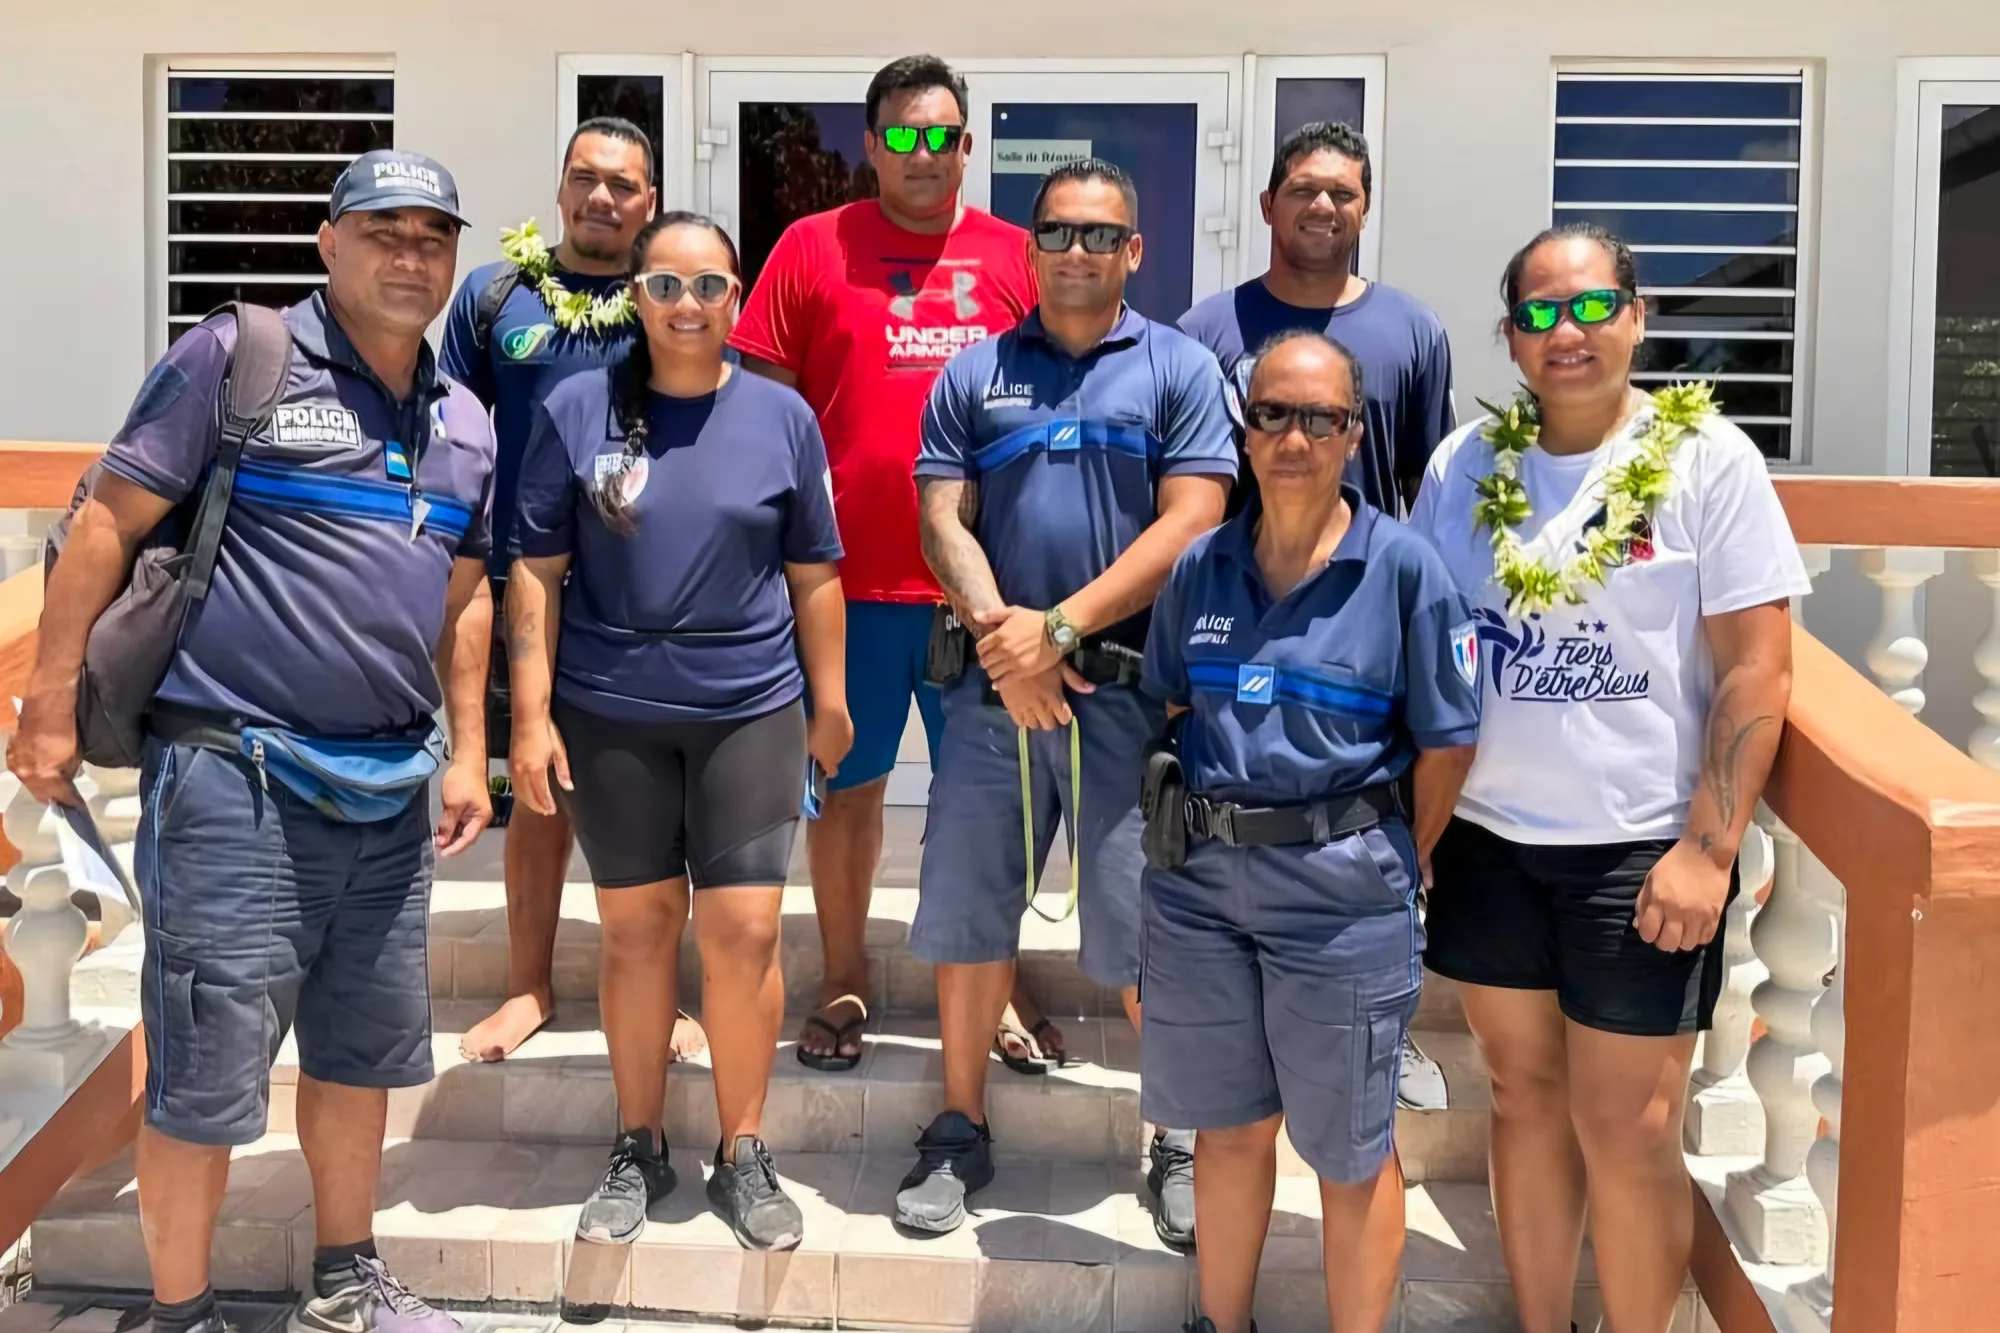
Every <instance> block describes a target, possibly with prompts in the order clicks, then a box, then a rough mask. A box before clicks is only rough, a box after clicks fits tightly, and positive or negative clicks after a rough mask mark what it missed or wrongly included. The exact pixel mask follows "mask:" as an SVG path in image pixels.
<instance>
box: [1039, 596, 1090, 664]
mask: <svg viewBox="0 0 2000 1333" xmlns="http://www.w3.org/2000/svg"><path fill="white" fill-rule="evenodd" d="M1042 632H1043V633H1044V634H1046V635H1048V639H1049V642H1050V643H1052V644H1054V645H1055V646H1056V651H1057V652H1058V653H1061V654H1062V655H1063V656H1065V657H1067V656H1068V655H1069V654H1070V652H1071V651H1073V650H1074V649H1075V648H1076V645H1077V641H1078V640H1079V639H1080V638H1081V637H1082V636H1081V635H1079V634H1078V633H1077V629H1076V625H1075V624H1074V623H1073V622H1072V621H1071V620H1070V618H1069V617H1068V616H1066V615H1064V614H1063V609H1062V608H1061V607H1060V606H1052V607H1050V608H1049V609H1048V610H1046V611H1044V612H1043V613H1042Z"/></svg>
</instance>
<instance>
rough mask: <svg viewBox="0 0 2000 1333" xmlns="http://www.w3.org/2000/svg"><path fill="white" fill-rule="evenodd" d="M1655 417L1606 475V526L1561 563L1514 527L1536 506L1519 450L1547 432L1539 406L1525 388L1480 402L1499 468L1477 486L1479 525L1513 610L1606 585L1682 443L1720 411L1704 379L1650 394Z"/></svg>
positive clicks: (1568, 599) (1544, 605) (1533, 608)
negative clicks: (1489, 540) (1498, 402)
mask: <svg viewBox="0 0 2000 1333" xmlns="http://www.w3.org/2000/svg"><path fill="white" fill-rule="evenodd" d="M1651 398H1652V404H1653V420H1652V422H1651V424H1650V425H1648V426H1647V427H1646V433H1645V434H1644V435H1642V436H1640V437H1639V452H1638V453H1637V455H1636V456H1634V457H1633V458H1632V459H1631V460H1630V461H1628V462H1626V463H1622V464H1620V465H1619V466H1617V467H1614V468H1612V469H1610V470H1609V471H1608V472H1606V473H1605V474H1604V509H1605V515H1604V526H1603V527H1601V528H1593V529H1590V530H1588V531H1586V532H1585V533H1584V534H1583V544H1584V547H1583V550H1581V551H1579V552H1577V553H1576V554H1575V555H1572V556H1571V557H1569V559H1567V560H1565V561H1564V562H1563V563H1562V564H1561V566H1560V567H1551V566H1550V565H1549V564H1547V563H1546V562H1544V561H1541V560H1537V559H1533V558H1531V557H1530V556H1529V555H1528V554H1527V553H1526V551H1525V550H1524V549H1523V547H1522V543H1521V538H1520V535H1519V534H1518V533H1516V532H1515V529H1516V528H1517V527H1519V526H1520V525H1521V524H1522V523H1524V522H1526V521H1527V518H1528V515H1529V514H1530V513H1531V512H1533V511H1532V510H1531V509H1530V507H1529V504H1528V489H1527V487H1525V486H1523V485H1522V484H1521V478H1520V466H1521V455H1522V454H1524V453H1526V452H1527V451H1528V450H1529V449H1532V448H1533V447H1534V446H1535V442H1536V440H1537V439H1539V438H1540V435H1541V409H1540V405H1539V404H1538V403H1537V402H1536V401H1535V396H1534V395H1533V394H1531V393H1529V392H1528V391H1527V390H1525V389H1523V390H1522V391H1521V392H1520V393H1518V394H1516V395H1515V396H1514V401H1513V402H1511V403H1509V404H1508V405H1507V406H1506V407H1504V408H1500V407H1495V406H1493V405H1492V404H1491V403H1488V402H1485V401H1483V400H1482V401H1481V402H1480V404H1479V405H1480V406H1481V407H1483V408H1485V409H1486V411H1487V414H1488V415H1489V416H1490V417H1491V418H1492V419H1491V420H1490V421H1488V422H1487V424H1486V427H1485V429H1484V430H1483V431H1482V432H1481V435H1482V437H1483V438H1484V439H1485V440H1486V442H1487V443H1488V444H1490V445H1492V446H1493V471H1492V472H1491V473H1489V474H1488V475H1487V476H1486V477H1484V478H1482V479H1481V480H1480V481H1479V483H1478V485H1477V487H1476V489H1477V491H1478V493H1479V499H1478V500H1476V501H1475V502H1474V503H1473V506H1472V522H1473V531H1475V532H1477V531H1478V530H1479V529H1480V528H1482V527H1483V528H1491V529H1492V530H1493V581H1494V582H1495V583H1497V584H1499V585H1500V587H1501V588H1503V589H1504V590H1505V591H1506V593H1507V614H1508V615H1510V616H1513V617H1515V618H1516V619H1520V618H1521V617H1524V616H1527V615H1530V614H1533V613H1536V612H1541V611H1547V610H1550V609H1551V608H1553V607H1555V606H1556V605H1558V604H1563V605H1575V604H1576V603H1578V602H1581V601H1582V600H1583V598H1584V595H1585V591H1586V585H1588V584H1592V583H1595V584H1599V585H1602V584H1603V583H1604V580H1605V579H1606V577H1607V576H1608V575H1609V574H1610V571H1611V570H1613V569H1615V568H1616V567H1618V566H1619V565H1621V564H1623V563H1624V562H1625V559H1626V556H1627V552H1628V550H1629V549H1630V547H1631V544H1632V535H1633V529H1634V528H1635V527H1636V526H1637V524H1638V521H1639V520H1640V519H1641V518H1648V519H1650V518H1651V517H1652V514H1653V511H1654V510H1655V509H1657V508H1659V505H1660V501H1661V500H1663V499H1665V498H1666V494H1667V487H1668V486H1669V484H1670V483H1671V482H1672V480H1673V474H1672V468H1673V461H1674V453H1675V452H1676V451H1677V450H1678V449H1679V448H1680V446H1681V442H1682V441H1683V440H1685V439H1686V438H1687V437H1688V436H1689V435H1691V434H1693V433H1695V432H1696V431H1698V430H1700V429H1701V426H1702V424H1703V423H1704V422H1706V421H1708V420H1709V419H1710V418H1711V417H1713V416H1715V415H1716V406H1715V395H1714V393H1713V391H1712V389H1711V387H1710V386H1709V385H1708V384H1706V383H1694V384H1670V385H1668V386H1667V387H1665V388H1663V389H1660V390H1658V391H1657V392H1655V393H1654V394H1652V395H1651Z"/></svg>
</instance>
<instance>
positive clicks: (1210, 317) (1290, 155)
mask: <svg viewBox="0 0 2000 1333" xmlns="http://www.w3.org/2000/svg"><path fill="white" fill-rule="evenodd" d="M1374 183H1375V182H1374V173H1373V170H1372V166H1371V164H1370V162H1369V160H1368V141H1367V140H1366V139H1364V138H1362V137H1361V136H1360V135H1359V134H1357V133H1355V131H1354V130H1353V129H1352V128H1350V127H1349V126H1346V125H1341V124H1336V123H1332V122H1328V121H1315V122H1313V123H1311V124H1307V125H1302V126H1300V127H1299V128H1298V129H1297V130H1295V131H1293V132H1292V133H1291V134H1290V135H1288V136H1287V137H1286V139H1285V141H1284V143H1283V144H1281V145H1279V147H1278V153H1277V157H1276V159H1275V160H1274V161H1273V162H1272V163H1271V183H1270V187H1269V188H1268V189H1266V190H1265V191H1264V195H1263V198H1262V201H1261V202H1262V204H1263V208H1264V221H1266V222H1267V223H1269V224H1270V226H1271V267H1270V269H1269V271H1267V272H1266V273H1265V274H1264V275H1263V276H1262V277H1258V278H1252V279H1250V281H1248V282H1246V283H1244V284H1242V285H1241V286H1239V287H1237V288H1235V289H1234V290H1232V291H1226V292H1220V293H1218V294H1216V295H1214V296H1211V297H1209V298H1208V299H1207V300H1205V301H1203V302H1201V303H1200V304H1198V305H1196V306H1195V307H1194V309H1192V310H1190V311H1188V312H1187V313H1186V314H1185V315H1182V316H1181V319H1180V326H1181V329H1182V331H1183V332H1185V333H1187V334H1188V335H1189V336H1191V337H1193V338H1195V339H1197V340H1198V341H1200V342H1201V344H1202V345H1203V346H1204V347H1206V348H1208V350H1209V351H1211V352H1213V353H1215V357H1216V360H1218V361H1220V362H1221V363H1222V369H1223V373H1224V374H1226V375H1227V376H1228V377H1229V384H1230V402H1231V406H1232V408H1233V409H1234V410H1235V412H1236V416H1237V421H1238V426H1239V429H1240V428H1241V422H1242V411H1243V401H1244V395H1245V394H1246V392H1247V391H1248V388H1249V384H1250V373H1251V371H1252V370H1254V369H1255V368H1256V364H1257V355H1256V353H1257V349H1258V348H1259V347H1262V346H1263V345H1264V344H1265V343H1266V342H1267V341H1269V340H1270V339H1271V338H1273V337H1274V336H1276V335H1277V334H1280V333H1285V332H1288V331H1290V330H1293V329H1309V330H1313V331H1316V332H1324V333H1325V334H1326V335H1327V336H1328V337H1331V338H1338V339H1339V340H1340V343H1341V345H1342V346H1343V347H1346V348H1347V349H1348V350H1349V351H1350V352H1351V353H1352V354H1353V356H1354V358H1355V360H1356V361H1357V362H1358V363H1359V365H1360V366H1361V380H1362V384H1363V386H1364V388H1365V391H1366V398H1367V401H1366V404H1365V406H1364V415H1363V419H1362V430H1361V443H1360V446H1359V447H1358V448H1357V449H1356V450H1355V451H1354V461H1353V462H1351V463H1349V464H1348V474H1347V483H1348V484H1349V485H1351V486H1353V487H1355V488H1356V489H1357V490H1359V491H1360V492H1361V495H1362V498H1364V499H1366V500H1367V501H1368V503H1369V504H1372V505H1374V506H1375V507H1376V508H1377V509H1380V510H1381V511H1382V512H1383V513H1385V514H1400V513H1404V512H1407V511H1408V509H1409V507H1410V506H1411V505H1413V504H1415V503H1416V498H1417V486H1418V484H1419V483H1420V482H1421V481H1422V480H1423V477H1424V465H1425V464H1426V463H1428V462H1429V461H1430V456H1431V451H1432V450H1433V449H1435V448H1437V446H1438V441H1440V440H1442V439H1443V438H1444V437H1445V436H1447V435H1449V434H1451V432H1452V428H1453V426H1454V425H1455V424H1456V422H1455V421H1454V419H1453V410H1452V399H1451V344H1450V342H1449V341H1447V340H1446V338H1445V333H1444V324H1443V322H1442V321H1440V320H1439V319H1438V317H1437V314H1436V313H1435V312H1434V311H1432V310H1431V309H1430V307H1429V306H1426V305H1424V304H1423V303H1422V302H1421V301H1418V300H1417V299H1416V298H1415V297H1413V296H1411V295H1409V294H1408V293H1406V292H1402V291H1399V290H1397V289H1396V288H1394V287H1391V286H1389V285H1388V284H1386V283H1381V282H1370V281H1368V280H1367V279H1365V278H1363V277H1361V276H1359V275H1358V274H1356V273H1355V272H1354V252H1355V250H1356V249H1357V248H1358V247H1359V246H1360V244H1361V231H1362V228H1363V227H1365V226H1366V225H1367V223H1368V202H1369V193H1370V191H1371V190H1372V189H1373V187H1374ZM1245 471H1246V475H1245V476H1244V477H1243V478H1242V480H1241V483H1240V484H1239V485H1238V486H1237V488H1236V490H1235V492H1234V493H1232V494H1231V496H1230V511H1231V512H1232V513H1234V512H1235V511H1237V510H1239V509H1241V508H1242V507H1243V506H1244V505H1246V504H1247V503H1248V502H1249V498H1250V497H1251V496H1252V495H1254V494H1255V493H1256V489H1257V483H1256V479H1255V478H1254V477H1251V476H1249V475H1247V471H1248V470H1247V469H1246V470H1245ZM1397 1088H1398V1093H1397V1095H1398V1096H1399V1097H1401V1098H1402V1101H1403V1105H1405V1106H1407V1107H1409V1108H1411V1109H1412V1110H1420V1111H1442V1110H1444V1109H1445V1103H1446V1088H1445V1080H1444V1071H1443V1070H1442V1069H1440V1068H1439V1067H1438V1064H1437V1062H1436V1061H1435V1060H1432V1059H1431V1058H1430V1057H1429V1056H1427V1055H1425V1054H1424V1053H1423V1052H1422V1051H1420V1050H1418V1049H1417V1047H1416V1045H1415V1043H1413V1042H1405V1044H1404V1049H1403V1074H1402V1078H1401V1079H1400V1080H1399V1081H1398V1083H1397Z"/></svg>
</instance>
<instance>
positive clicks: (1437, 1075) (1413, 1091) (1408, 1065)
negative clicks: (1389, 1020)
mask: <svg viewBox="0 0 2000 1333" xmlns="http://www.w3.org/2000/svg"><path fill="white" fill-rule="evenodd" d="M1450 1104H1451V1098H1450V1095H1449V1093H1448V1092H1447V1090H1446V1088H1445V1085H1444V1069H1443V1068H1442V1067H1441V1066H1440V1065H1439V1064H1438V1062H1437V1061H1435V1060H1433V1059H1431V1058H1430V1057H1429V1056H1428V1055H1425V1054H1424V1053H1423V1052H1422V1051H1420V1050H1418V1049H1417V1043H1416V1039H1415V1038H1413V1037H1411V1036H1410V1034H1409V1033H1408V1032H1405V1033H1404V1034H1403V1057H1402V1068H1401V1070H1399V1071H1398V1075H1397V1078H1396V1105H1398V1106H1400V1107H1402V1108H1403V1109H1404V1110H1405V1111H1442V1110H1445V1109H1447V1108H1448V1107H1449V1106H1450Z"/></svg>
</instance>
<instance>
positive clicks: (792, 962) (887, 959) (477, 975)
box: [431, 844, 1466, 1032]
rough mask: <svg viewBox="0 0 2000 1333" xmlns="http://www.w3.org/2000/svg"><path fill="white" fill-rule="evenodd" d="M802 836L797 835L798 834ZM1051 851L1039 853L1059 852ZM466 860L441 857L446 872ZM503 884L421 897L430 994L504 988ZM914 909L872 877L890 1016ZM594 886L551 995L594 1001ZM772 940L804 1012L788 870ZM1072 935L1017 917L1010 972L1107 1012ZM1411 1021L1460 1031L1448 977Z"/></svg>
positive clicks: (810, 957) (878, 999)
mask: <svg viewBox="0 0 2000 1333" xmlns="http://www.w3.org/2000/svg"><path fill="white" fill-rule="evenodd" d="M801 845H803V844H801ZM1060 858H1061V849H1060V847H1058V849H1057V851H1056V853H1055V854H1054V855H1052V856H1051V858H1050V860H1051V862H1052V863H1054V862H1059V861H1060ZM467 869H468V867H466V866H461V865H455V864H454V863H447V870H448V872H449V873H452V874H463V873H465V871H466V870H467ZM1067 873H1068V872H1067V870H1066V869H1063V868H1062V867H1061V866H1060V865H1059V864H1052V865H1051V866H1050V869H1049V872H1048V876H1046V877H1045V878H1044V880H1043V882H1044V884H1046V885H1049V886H1051V887H1052V889H1057V888H1061V887H1064V886H1066V885H1067V882H1068V881H1067V879H1065V878H1064V876H1066V875H1067ZM1044 897H1045V899H1046V901H1045V902H1044V904H1043V906H1044V907H1045V909H1046V910H1048V911H1051V912H1055V911H1059V910H1060V908H1061V899H1060V897H1058V896H1057V895H1056V894H1055V893H1054V892H1053V891H1052V892H1050V893H1048V894H1046V895H1044ZM506 901H507V900H506V891H505V889H504V888H503V887H502V885H501V883H500V881H499V879H498V877H497V876H496V877H495V878H493V879H490V880H486V879H471V878H460V879H449V880H440V881H439V882H438V884H437V886H436V888H435V890H434V891H433V893H432V895H431V994H432V995H434V996H436V997H438V998H439V999H460V1000H481V1001H485V1002H487V1003H488V1005H489V1006H490V1005H491V1004H493V1003H497V1002H498V1001H499V1000H500V999H502V998H503V997H504V996H505V994H506V989H507V912H506ZM916 912H917V890H916V888H915V887H914V886H910V885H896V884H890V883H883V884H880V885H878V886H877V887H876V889H875V894H874V897H873V899H872V901H871V903H870V908H869V918H868V930H867V935H866V938H867V942H868V954H869V971H870V977H869V981H870V995H869V1004H870V1007H871V1008H874V1009H878V1010H886V1011H888V1012H891V1013H902V1014H932V1015H934V1014H936V1013H937V985H936V981H935V978H934V975H933V969H932V967H931V965H930V964H928V963H926V962H924V961H923V960H922V959H920V958H918V957H916V956H915V955H914V954H912V953H911V952H910V951H909V947H908V942H909V935H910V922H911V921H912V920H913V919H914V918H915V916H916ZM601 935H602V932H601V929H600V927H599V924H598V915H597V895H596V891H595V890H594V889H593V888H592V887H591V886H590V885H589V884H588V883H587V882H573V883H570V884H567V885H565V886H564V889H563V900H562V920H561V923H560V924H559V925H558V926H557V929H556V947H555V966H554V973H553V981H554V986H555V994H556V1001H557V1003H558V1005H561V1004H562V1003H564V1002H566V1001H567V1002H576V1001H584V1002H594V1001H595V1000H596V999H597V962H598V949H599V943H600V939H601ZM780 939H781V943H780V945H779V950H780V954H779V958H780V966H781V968H782V970H783V971H784V975H785V1006H786V1008H787V1009H790V1010H793V1011H795V1012H799V1013H804V1012H807V1011H809V1010H810V1009H811V1008H812V1006H813V1005H814V1003H815V1002H816V1001H817V999H818V996H819V983H820V975H821V954H820V939H819V921H818V918H817V916H815V914H814V911H813V899H812V889H811V888H810V887H809V886H808V885H807V884H806V882H805V881H804V879H803V878H802V877H801V878H798V879H795V880H794V882H793V884H792V885H791V886H790V887H788V888H787V889H786V890H785V899H784V927H783V932H782V935H781V937H780ZM1077 943H1078V934H1077V923H1076V920H1075V919H1074V918H1072V919H1070V920H1069V921H1065V922H1062V923H1060V924H1054V923H1051V922H1048V921H1045V920H1043V919H1042V918H1041V917H1039V916H1037V915H1036V914H1035V913H1033V912H1028V913H1026V914H1024V915H1023V916H1022V918H1021V975H1022V976H1023V977H1024V978H1025V979H1026V980H1027V982H1028V985H1029V987H1030V988H1031V990H1032V993H1033V994H1034V995H1035V996H1036V999H1037V1001H1038V1002H1039V1003H1040V1004H1041V1005H1042V1007H1043V1009H1044V1010H1045V1012H1047V1013H1048V1014H1049V1015H1051V1016H1052V1017H1058V1018H1080V1017H1081V1018H1115V1017H1117V1016H1118V1015H1119V1014H1120V1013H1121V1012H1122V1010H1121V1009H1120V1006H1119V1002H1118V997H1117V995H1116V994H1115V993H1114V992H1111V991H1107V990H1105V989H1104V988H1103V987H1100V986H1098V985H1097V984H1095V983H1094V982H1092V981H1091V980H1090V979H1089V978H1088V977H1086V976H1084V975H1083V974H1082V973H1081V972H1079V971H1078V970H1077V968H1076V951H1077ZM680 990H681V996H682V1003H683V1004H685V1005H686V1006H687V1007H688V1008H689V1009H690V1010H692V1009H694V1008H696V1007H697V1006H699V1004H700V1002H701V965H700V960H699V956H698V955H697V953H696V948H695V942H694V931H693V927H692V925H690V927H689V930H688V934H687V937H686V939H685V940H684V941H683V946H682V950H681V969H680ZM1417 1024H1418V1026H1420V1027H1426V1028H1434V1029H1442V1030H1448V1031H1454V1032H1464V1031H1465V1030H1466V1027H1465V1015H1464V1011H1463V1010H1462V1009H1461V1008H1460V1006H1459V1001H1458V987H1457V984H1456V983H1455V982H1452V981H1448V980H1446V979H1445V978H1443V977H1437V976H1430V975H1428V974H1427V975H1426V977H1425V983H1424V997H1423V1001H1422V1007H1421V1009H1420V1010H1419V1012H1418V1015H1417Z"/></svg>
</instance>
